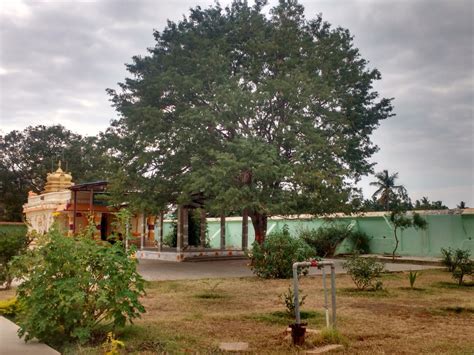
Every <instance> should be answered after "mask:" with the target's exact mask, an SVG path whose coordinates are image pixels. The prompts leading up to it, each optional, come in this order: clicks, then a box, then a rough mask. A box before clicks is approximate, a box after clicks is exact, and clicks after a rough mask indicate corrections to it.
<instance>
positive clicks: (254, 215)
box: [249, 212, 268, 244]
mask: <svg viewBox="0 0 474 355" xmlns="http://www.w3.org/2000/svg"><path fill="white" fill-rule="evenodd" d="M249 217H250V219H251V220H252V225H253V229H254V230H255V241H256V242H257V243H258V244H262V243H263V242H264V241H265V236H266V234H267V219H268V216H267V215H266V214H264V213H260V212H251V213H249Z"/></svg>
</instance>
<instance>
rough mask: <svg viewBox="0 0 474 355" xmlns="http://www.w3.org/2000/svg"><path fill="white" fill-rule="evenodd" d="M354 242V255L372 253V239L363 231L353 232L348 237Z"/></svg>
mask: <svg viewBox="0 0 474 355" xmlns="http://www.w3.org/2000/svg"><path fill="white" fill-rule="evenodd" d="M347 239H348V240H350V241H351V242H352V245H353V249H352V251H353V252H354V253H359V254H368V253H370V239H371V238H370V237H369V236H368V235H367V234H366V233H364V232H361V231H358V230H356V231H351V232H350V233H349V235H348V237H347Z"/></svg>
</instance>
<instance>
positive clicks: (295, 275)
mask: <svg viewBox="0 0 474 355" xmlns="http://www.w3.org/2000/svg"><path fill="white" fill-rule="evenodd" d="M298 291H299V290H298V265H293V293H294V295H295V299H294V302H295V318H296V324H300V323H301V318H300V302H299V294H298Z"/></svg>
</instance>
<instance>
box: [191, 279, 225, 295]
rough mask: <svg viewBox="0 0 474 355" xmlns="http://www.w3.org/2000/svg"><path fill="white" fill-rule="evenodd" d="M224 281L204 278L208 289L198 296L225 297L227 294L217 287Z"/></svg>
mask: <svg viewBox="0 0 474 355" xmlns="http://www.w3.org/2000/svg"><path fill="white" fill-rule="evenodd" d="M222 282H223V281H211V280H209V281H205V280H203V283H204V284H205V285H206V290H205V291H204V292H201V293H198V294H197V295H196V297H197V298H205V299H216V298H225V297H226V296H225V295H224V294H223V293H222V292H220V291H219V290H218V289H217V287H219V285H220V284H222Z"/></svg>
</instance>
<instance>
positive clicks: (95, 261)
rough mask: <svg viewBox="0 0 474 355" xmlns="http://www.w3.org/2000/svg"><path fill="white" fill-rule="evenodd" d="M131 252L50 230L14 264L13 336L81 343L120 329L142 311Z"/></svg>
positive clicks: (139, 283)
mask: <svg viewBox="0 0 474 355" xmlns="http://www.w3.org/2000/svg"><path fill="white" fill-rule="evenodd" d="M134 252H135V251H134V249H133V248H131V249H130V250H129V251H128V252H127V251H125V248H124V247H123V245H122V243H121V242H117V243H115V244H114V245H110V243H107V242H102V241H97V240H93V239H91V238H86V237H78V238H72V237H65V236H63V235H62V234H61V233H60V232H59V231H57V230H56V229H52V230H51V231H50V232H49V233H48V234H47V235H46V236H45V238H44V239H43V240H40V241H39V243H38V246H37V247H36V248H35V249H34V250H28V251H27V253H25V254H24V255H22V256H20V257H19V258H17V259H16V260H15V261H14V266H15V268H16V272H17V275H18V276H19V277H22V278H24V281H23V283H21V284H20V286H19V287H18V290H17V295H18V300H19V301H20V303H21V304H22V306H23V310H22V312H21V313H20V315H19V317H18V321H19V322H18V324H19V326H20V330H19V335H20V336H23V335H25V336H26V337H25V339H26V340H29V339H31V338H33V337H36V338H38V339H39V340H40V341H43V342H47V343H51V344H58V343H63V342H73V341H79V342H81V343H84V342H87V341H88V340H90V339H91V338H92V336H93V335H95V334H96V333H97V332H98V331H99V329H100V330H102V331H104V330H107V329H109V328H116V327H119V326H123V325H125V323H126V321H127V320H129V321H131V320H132V319H134V318H137V317H139V316H140V313H142V312H144V311H145V310H144V307H143V306H142V305H141V304H140V302H139V297H140V296H142V295H143V294H144V281H143V279H142V278H141V276H140V275H139V274H138V272H137V270H136V260H135V259H134V258H133V257H132V255H133V253H134Z"/></svg>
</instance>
